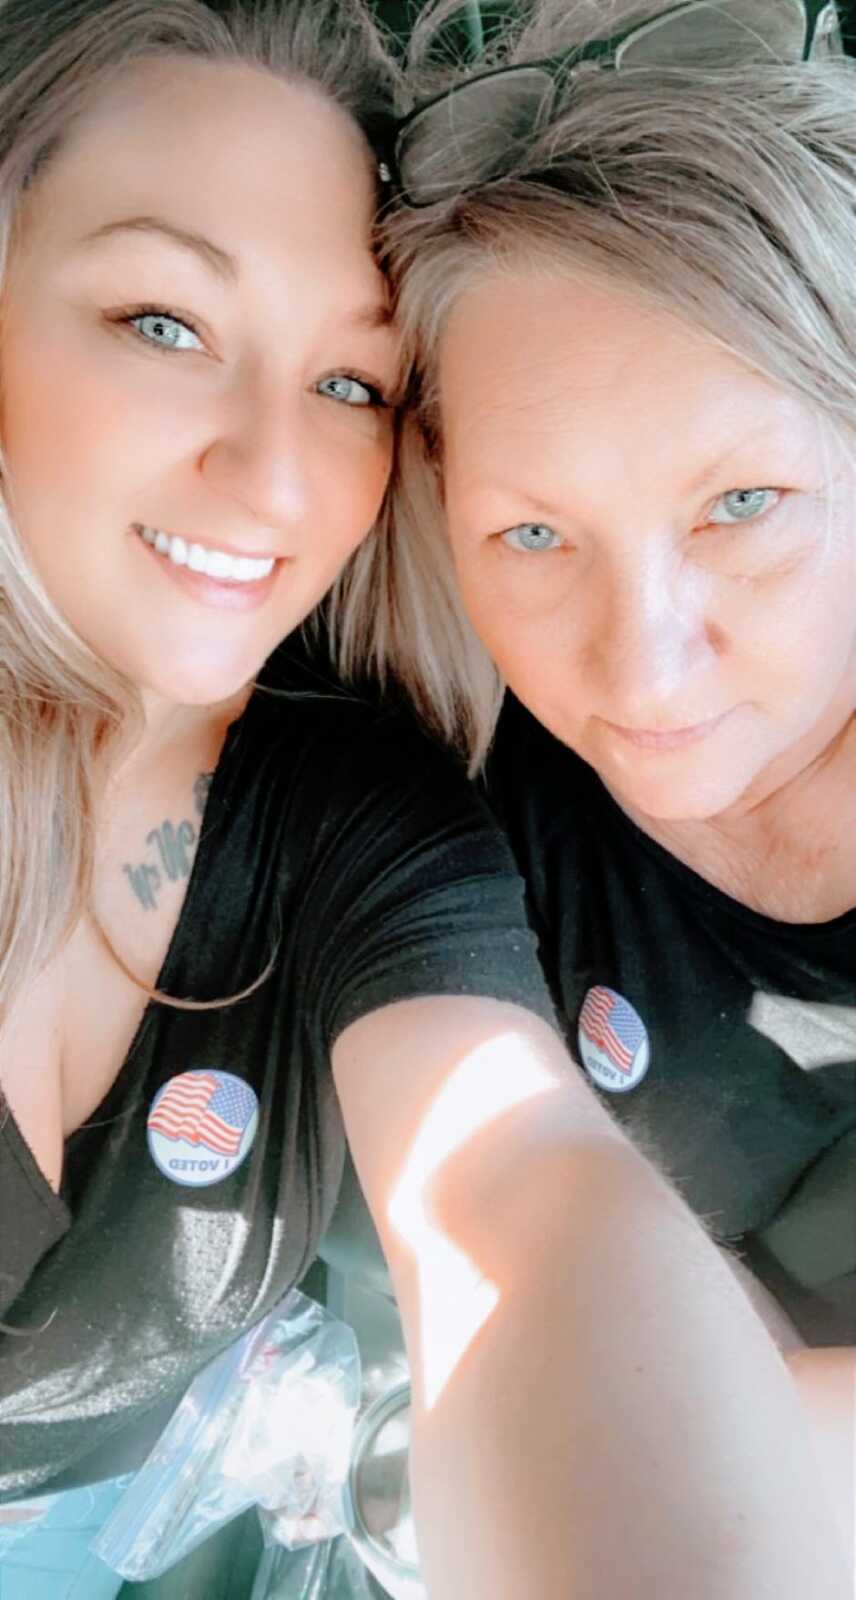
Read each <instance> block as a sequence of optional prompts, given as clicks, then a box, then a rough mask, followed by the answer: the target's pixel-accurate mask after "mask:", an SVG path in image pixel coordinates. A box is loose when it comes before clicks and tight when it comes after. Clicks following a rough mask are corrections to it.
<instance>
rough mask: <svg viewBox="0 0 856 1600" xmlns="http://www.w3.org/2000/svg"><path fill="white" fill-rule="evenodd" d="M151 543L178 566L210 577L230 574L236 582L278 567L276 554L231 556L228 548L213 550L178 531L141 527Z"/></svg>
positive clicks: (252, 580)
mask: <svg viewBox="0 0 856 1600" xmlns="http://www.w3.org/2000/svg"><path fill="white" fill-rule="evenodd" d="M139 531H140V535H141V537H142V538H143V539H144V541H145V543H146V544H148V545H154V548H155V549H156V550H157V552H158V554H159V555H162V556H167V558H168V559H169V560H170V561H172V562H173V563H174V564H175V566H177V567H189V568H190V570H191V572H201V573H204V574H205V576H206V577H207V578H228V579H229V580H230V582H232V583H258V581H259V579H260V578H266V577H267V576H268V574H269V573H271V572H272V571H273V568H274V561H275V557H274V556H258V557H253V556H231V555H228V554H227V552H226V551H225V550H209V549H207V548H206V546H205V545H203V544H191V545H188V543H187V541H186V539H182V538H180V537H179V535H178V534H168V533H162V532H161V531H160V529H158V528H140V530H139Z"/></svg>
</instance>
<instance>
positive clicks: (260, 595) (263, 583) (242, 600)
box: [133, 523, 286, 611]
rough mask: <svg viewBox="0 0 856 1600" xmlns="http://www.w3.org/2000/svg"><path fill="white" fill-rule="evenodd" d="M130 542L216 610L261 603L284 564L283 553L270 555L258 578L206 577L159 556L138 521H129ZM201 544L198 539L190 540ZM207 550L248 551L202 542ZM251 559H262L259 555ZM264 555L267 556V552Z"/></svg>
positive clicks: (193, 596)
mask: <svg viewBox="0 0 856 1600" xmlns="http://www.w3.org/2000/svg"><path fill="white" fill-rule="evenodd" d="M133 534H134V543H135V544H137V545H138V546H139V548H140V550H141V551H142V552H143V554H144V555H146V556H149V557H150V558H151V560H152V561H154V562H156V563H157V565H158V566H159V568H160V570H161V572H162V573H163V574H164V576H165V577H167V578H170V579H171V580H172V582H173V583H174V584H175V585H176V587H177V588H179V589H181V590H182V591H183V593H184V594H186V595H189V596H190V597H191V599H193V600H196V601H198V602H199V603H200V604H202V605H206V606H212V607H214V609H215V610H220V611H256V610H257V609H258V608H259V607H260V606H263V605H264V604H265V601H266V600H267V598H268V596H269V594H270V592H271V590H272V589H273V586H274V584H275V583H276V580H277V578H278V576H279V572H280V568H281V567H282V566H283V565H284V562H285V559H286V558H285V557H284V556H274V558H273V561H274V564H273V567H272V569H271V571H270V572H269V573H268V575H267V577H265V578H258V579H257V580H256V581H255V582H254V583H240V582H238V581H237V580H236V579H234V578H209V577H208V576H207V575H206V574H205V573H204V572H192V571H191V569H190V568H189V567H177V566H176V565H175V562H174V561H170V559H169V556H162V555H160V554H159V552H158V551H157V550H156V549H155V547H154V545H150V544H146V543H145V540H144V539H143V538H142V537H141V534H140V525H139V524H137V523H135V524H134V525H133ZM193 542H194V543H199V544H201V543H202V541H201V539H200V540H194V541H193ZM206 549H208V550H223V551H224V552H225V553H226V554H227V555H235V556H239V555H250V551H248V550H247V551H244V550H240V551H238V550H229V549H228V548H227V546H226V545H206ZM255 559H263V558H262V556H261V555H259V556H258V557H256V558H255ZM264 559H270V552H268V555H267V557H265V558H264Z"/></svg>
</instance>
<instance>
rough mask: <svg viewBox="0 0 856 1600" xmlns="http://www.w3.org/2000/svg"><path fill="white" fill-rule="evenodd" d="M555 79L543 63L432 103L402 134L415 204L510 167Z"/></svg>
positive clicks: (401, 151)
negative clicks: (516, 150)
mask: <svg viewBox="0 0 856 1600" xmlns="http://www.w3.org/2000/svg"><path fill="white" fill-rule="evenodd" d="M552 87H553V84H552V79H551V78H550V76H549V74H548V73H546V72H543V71H542V70H541V68H540V67H521V68H520V69H519V70H518V71H516V72H509V73H507V74H498V75H497V76H495V77H483V78H473V79H472V80H471V81H470V82H469V83H465V84H462V85H461V87H460V88H459V89H456V90H455V91H454V92H453V93H452V94H448V95H445V96H444V97H443V99H442V100H438V101H436V102H435V104H434V105H430V106H426V107H425V109H424V111H421V112H420V113H419V115H418V116H416V117H414V118H413V121H412V122H409V123H408V124H407V126H406V127H405V128H403V129H402V132H401V134H400V136H399V141H398V149H397V152H396V154H397V160H398V170H399V172H400V174H401V181H402V184H403V186H404V189H405V190H406V192H407V194H408V196H409V197H410V200H411V202H412V203H413V204H414V205H421V206H427V205H432V204H433V202H434V201H435V200H442V199H444V197H445V196H447V195H457V194H459V193H460V191H461V189H462V187H463V188H466V187H468V186H470V185H472V183H473V181H476V182H479V183H483V182H485V181H486V180H487V179H488V178H490V177H491V176H492V175H493V174H494V173H497V172H506V171H508V168H509V165H510V164H511V162H512V161H513V156H514V150H515V147H516V146H517V144H518V143H519V142H520V141H521V140H524V139H526V138H527V137H528V136H529V135H531V133H532V131H533V129H534V128H535V126H536V125H537V122H538V117H539V113H540V112H541V110H542V107H543V106H544V103H545V98H546V97H547V96H549V95H551V93H552Z"/></svg>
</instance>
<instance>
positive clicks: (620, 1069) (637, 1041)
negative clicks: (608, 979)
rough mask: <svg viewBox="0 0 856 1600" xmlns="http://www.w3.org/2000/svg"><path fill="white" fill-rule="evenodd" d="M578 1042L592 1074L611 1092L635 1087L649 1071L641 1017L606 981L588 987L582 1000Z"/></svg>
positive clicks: (621, 1091) (588, 1071) (590, 1074)
mask: <svg viewBox="0 0 856 1600" xmlns="http://www.w3.org/2000/svg"><path fill="white" fill-rule="evenodd" d="M577 1044H578V1046H579V1052H580V1059H581V1060H582V1063H583V1066H584V1067H585V1069H586V1072H587V1073H588V1075H589V1077H590V1078H593V1079H594V1081H595V1083H596V1084H598V1086H599V1087H600V1088H601V1089H607V1090H608V1091H609V1092H610V1094H626V1093H627V1090H628V1089H635V1088H636V1086H637V1084H640V1083H641V1082H642V1079H643V1078H644V1076H645V1074H646V1072H647V1071H648V1067H649V1064H650V1060H651V1050H650V1046H649V1044H648V1030H647V1028H646V1027H645V1024H644V1022H643V1021H642V1018H641V1017H640V1016H639V1013H638V1011H634V1009H633V1007H632V1005H631V1004H630V1001H629V1000H625V999H624V996H623V995H620V994H616V992H615V990H614V989H607V988H606V986H605V985H604V984H600V983H599V984H597V985H596V986H595V987H594V988H593V989H589V991H588V994H587V995H586V997H585V1000H584V1001H583V1008H582V1011H581V1012H580V1020H579V1026H578V1028H577Z"/></svg>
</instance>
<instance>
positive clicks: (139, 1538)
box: [92, 1289, 361, 1594]
mask: <svg viewBox="0 0 856 1600" xmlns="http://www.w3.org/2000/svg"><path fill="white" fill-rule="evenodd" d="M360 1381H361V1375H360V1359H359V1351H358V1349H357V1341H356V1338H355V1336H354V1334H353V1332H352V1330H351V1329H350V1328H349V1327H347V1326H346V1325H345V1323H343V1322H339V1321H337V1319H336V1318H335V1317H332V1316H331V1315H330V1313H329V1312H328V1311H325V1310H324V1308H323V1307H322V1306H319V1305H317V1304H316V1303H315V1301H314V1300H309V1299H307V1297H306V1296H305V1295H303V1294H301V1293H300V1291H299V1290H297V1289H293V1290H292V1291H291V1293H290V1294H289V1295H287V1296H286V1298H285V1299H284V1300H283V1301H281V1302H280V1304H279V1305H278V1306H276V1307H274V1309H273V1311H271V1312H270V1313H269V1315H268V1316H267V1317H265V1318H264V1320H263V1321H262V1322H260V1323H259V1324H258V1326H257V1327H255V1328H251V1329H250V1331H249V1332H248V1333H246V1334H244V1336H243V1338H241V1339H239V1340H238V1341H237V1342H236V1343H235V1344H233V1345H230V1346H229V1348H228V1349H227V1350H224V1351H223V1352H222V1354H221V1355H219V1356H217V1357H216V1359H215V1360H214V1361H212V1362H210V1363H209V1364H208V1366H207V1367H205V1368H203V1370H202V1372H200V1373H199V1375H198V1376H197V1377H196V1378H195V1379H194V1381H193V1383H192V1384H191V1386H190V1388H189V1389H188V1391H187V1393H186V1394H185V1396H184V1398H183V1399H182V1401H181V1403H180V1404H179V1406H178V1408H177V1410H176V1412H175V1414H174V1416H173V1417H172V1418H171V1420H170V1422H169V1423H168V1424H167V1427H166V1428H165V1429H164V1432H163V1433H162V1434H161V1437H160V1439H159V1440H158V1442H157V1444H156V1445H155V1447H154V1449H153V1450H152V1452H151V1454H150V1456H149V1458H148V1460H147V1461H146V1462H145V1464H144V1466H143V1467H142V1468H141V1469H140V1471H139V1472H138V1473H137V1475H136V1477H135V1478H134V1480H133V1482H132V1483H131V1485H130V1487H129V1489H128V1490H127V1492H126V1493H125V1495H124V1496H123V1497H122V1499H121V1500H120V1502H119V1504H118V1505H117V1507H116V1509H115V1511H114V1512H113V1515H112V1516H111V1517H110V1519H109V1521H108V1522H107V1523H106V1525H105V1526H104V1527H103V1528H102V1530H101V1532H100V1533H99V1535H98V1537H97V1539H96V1540H95V1542H94V1544H93V1547H92V1548H93V1550H94V1551H95V1553H96V1554H97V1555H98V1556H100V1558H101V1560H102V1561H104V1562H106V1563H107V1565H108V1566H109V1567H112V1568H113V1570H114V1571H116V1572H120V1573H121V1574H122V1576H123V1577H125V1578H130V1579H132V1580H135V1581H140V1580H142V1579H145V1578H156V1577H159V1576H160V1574H161V1573H163V1572H166V1571H167V1570H168V1569H169V1568H170V1567H171V1566H174V1564H175V1562H177V1561H180V1560H181V1558H182V1557H183V1556H186V1555H188V1554H189V1552H190V1551H191V1550H194V1549H195V1548H196V1546H197V1545H199V1544H201V1543H202V1541H203V1539H207V1538H208V1536H209V1535H210V1534H212V1533H214V1532H215V1530H216V1529H217V1528H219V1527H222V1526H223V1524H224V1523H226V1522H229V1521H231V1520H232V1518H233V1517H236V1516H238V1515H240V1513H241V1512H242V1511H245V1510H246V1509H247V1508H248V1507H249V1506H252V1505H258V1506H260V1507H262V1508H263V1509H264V1510H266V1511H268V1512H270V1513H273V1518H272V1521H271V1520H268V1519H266V1520H268V1532H270V1530H271V1528H272V1527H274V1528H276V1530H277V1537H279V1538H283V1537H287V1536H290V1537H291V1542H305V1541H306V1539H307V1538H309V1537H311V1538H313V1539H315V1540H319V1539H329V1538H331V1537H332V1536H333V1535H335V1534H338V1533H340V1532H341V1531H342V1529H343V1528H344V1526H345V1517H344V1513H343V1503H342V1495H343V1489H344V1484H345V1480H346V1478H347V1473H348V1464H349V1460H350V1449H351V1438H352V1434H353V1424H354V1417H355V1414H356V1410H357V1406H358V1404H359V1398H360ZM311 1592H312V1591H310V1593H311ZM297 1593H298V1594H300V1591H299V1590H298V1591H297Z"/></svg>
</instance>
